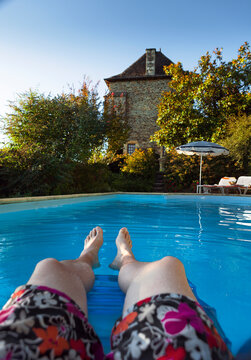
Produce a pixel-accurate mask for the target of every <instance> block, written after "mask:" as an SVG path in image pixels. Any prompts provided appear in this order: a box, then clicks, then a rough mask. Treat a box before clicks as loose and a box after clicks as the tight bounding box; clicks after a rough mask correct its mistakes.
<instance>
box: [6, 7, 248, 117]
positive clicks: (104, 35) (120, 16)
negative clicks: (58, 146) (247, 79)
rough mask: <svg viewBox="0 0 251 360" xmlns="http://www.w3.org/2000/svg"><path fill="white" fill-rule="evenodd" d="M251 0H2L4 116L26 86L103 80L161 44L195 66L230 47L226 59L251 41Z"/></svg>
mask: <svg viewBox="0 0 251 360" xmlns="http://www.w3.org/2000/svg"><path fill="white" fill-rule="evenodd" d="M250 13H251V2H250V1H249V0H239V1H236V0H235V1H233V0H227V1H222V0H218V1H215V0H211V1H210V2H207V1H203V0H200V1H197V0H190V1H188V0H186V1H185V0H180V1H169V0H155V1H149V0H126V1H122V0H116V1H115V0H90V1H86V0H0V46H1V52H0V115H2V116H3V115H4V114H5V113H6V112H8V111H9V109H8V107H7V105H8V101H9V100H10V101H13V100H15V99H16V98H17V94H18V93H23V92H25V91H27V90H29V89H30V88H31V89H37V90H39V91H40V92H43V93H45V94H48V93H51V94H53V95H54V94H57V93H61V92H62V91H63V90H67V89H68V84H69V85H74V87H75V88H78V87H79V86H80V83H81V82H82V80H83V78H84V76H85V75H86V76H88V77H89V78H90V79H91V80H92V81H93V82H94V83H96V82H98V81H100V85H99V92H100V95H101V96H103V95H104V93H105V90H106V85H105V83H104V81H103V79H104V78H106V77H109V76H112V75H116V74H118V73H120V72H122V71H123V70H125V69H126V68H127V67H128V66H129V65H131V64H132V63H133V62H134V61H136V60H137V59H138V58H139V57H140V56H141V55H143V53H144V52H145V49H146V48H156V49H159V48H161V50H162V52H163V53H164V54H165V55H166V56H167V57H169V58H170V59H171V60H172V61H174V62H177V61H180V62H182V64H183V65H184V68H186V69H189V70H192V69H193V68H194V67H195V66H196V64H197V61H198V59H199V58H200V57H201V55H203V54H205V53H206V51H210V52H212V51H213V50H214V49H215V48H216V47H223V55H224V58H225V59H226V60H231V59H232V58H234V57H236V55H237V50H238V48H239V47H240V46H241V45H242V44H243V43H244V42H245V41H248V42H250V35H251V25H250Z"/></svg>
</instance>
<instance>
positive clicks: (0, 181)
mask: <svg viewBox="0 0 251 360" xmlns="http://www.w3.org/2000/svg"><path fill="white" fill-rule="evenodd" d="M11 110H12V112H11V113H10V114H9V115H7V116H6V118H5V119H4V122H5V129H6V134H7V135H8V136H9V138H10V143H9V144H8V145H6V147H5V148H4V149H1V150H0V189H1V190H0V191H1V193H2V194H3V195H5V196H10V195H15V194H16V195H22V194H27V195H28V194H32V195H45V194H53V193H60V189H64V190H63V191H64V193H65V192H67V191H69V192H74V186H75V185H74V169H75V167H76V165H77V164H86V163H87V162H88V160H89V159H90V158H91V156H92V153H93V152H94V151H95V149H96V148H97V147H100V146H101V145H102V144H103V141H104V138H105V122H104V118H103V116H102V114H101V112H100V109H99V99H98V97H97V94H96V91H95V89H90V88H89V87H88V85H87V84H86V83H84V84H83V86H82V87H81V88H80V90H79V91H78V93H77V95H75V93H74V92H73V91H70V92H69V93H68V94H62V95H57V96H55V97H52V96H45V95H43V94H39V93H38V92H33V91H30V92H28V93H26V94H23V95H21V96H20V97H19V100H18V101H17V102H16V103H14V104H12V105H11ZM82 168H83V167H82ZM83 169H84V168H83ZM66 188H68V190H66Z"/></svg>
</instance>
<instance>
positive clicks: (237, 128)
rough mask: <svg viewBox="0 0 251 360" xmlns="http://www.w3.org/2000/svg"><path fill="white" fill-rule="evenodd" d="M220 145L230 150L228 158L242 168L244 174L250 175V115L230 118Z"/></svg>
mask: <svg viewBox="0 0 251 360" xmlns="http://www.w3.org/2000/svg"><path fill="white" fill-rule="evenodd" d="M221 143H222V145H223V146H225V147H226V148H227V149H229V150H230V153H229V156H230V157H231V158H232V159H233V160H235V161H236V162H237V163H238V164H239V166H240V167H242V168H243V171H244V174H246V175H249V174H251V115H249V116H247V115H242V116H241V115H240V116H232V117H230V118H229V119H228V121H227V126H226V133H225V137H224V139H223V140H222V141H221Z"/></svg>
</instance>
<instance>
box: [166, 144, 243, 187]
mask: <svg viewBox="0 0 251 360" xmlns="http://www.w3.org/2000/svg"><path fill="white" fill-rule="evenodd" d="M199 169H200V158H199V156H196V155H193V156H188V155H184V154H178V153H177V152H176V151H175V150H172V151H169V152H168V153H167V154H166V159H165V170H164V178H165V190H166V191H167V192H178V191H182V192H184V191H185V192H186V191H189V192H190V191H193V192H196V185H197V184H198V183H199ZM242 174H243V169H242V168H241V167H240V165H239V164H238V163H237V162H235V161H233V160H232V159H231V158H230V157H229V156H217V157H212V156H211V157H210V156H207V157H203V165H202V183H203V184H211V185H212V184H217V183H218V182H219V180H220V179H221V178H222V177H224V176H235V177H236V178H237V177H239V176H241V175H242Z"/></svg>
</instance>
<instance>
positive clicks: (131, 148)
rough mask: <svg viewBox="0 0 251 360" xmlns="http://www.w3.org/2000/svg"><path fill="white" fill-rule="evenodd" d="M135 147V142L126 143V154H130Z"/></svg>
mask: <svg viewBox="0 0 251 360" xmlns="http://www.w3.org/2000/svg"><path fill="white" fill-rule="evenodd" d="M135 148H136V144H127V154H129V155H132V153H134V151H135Z"/></svg>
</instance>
